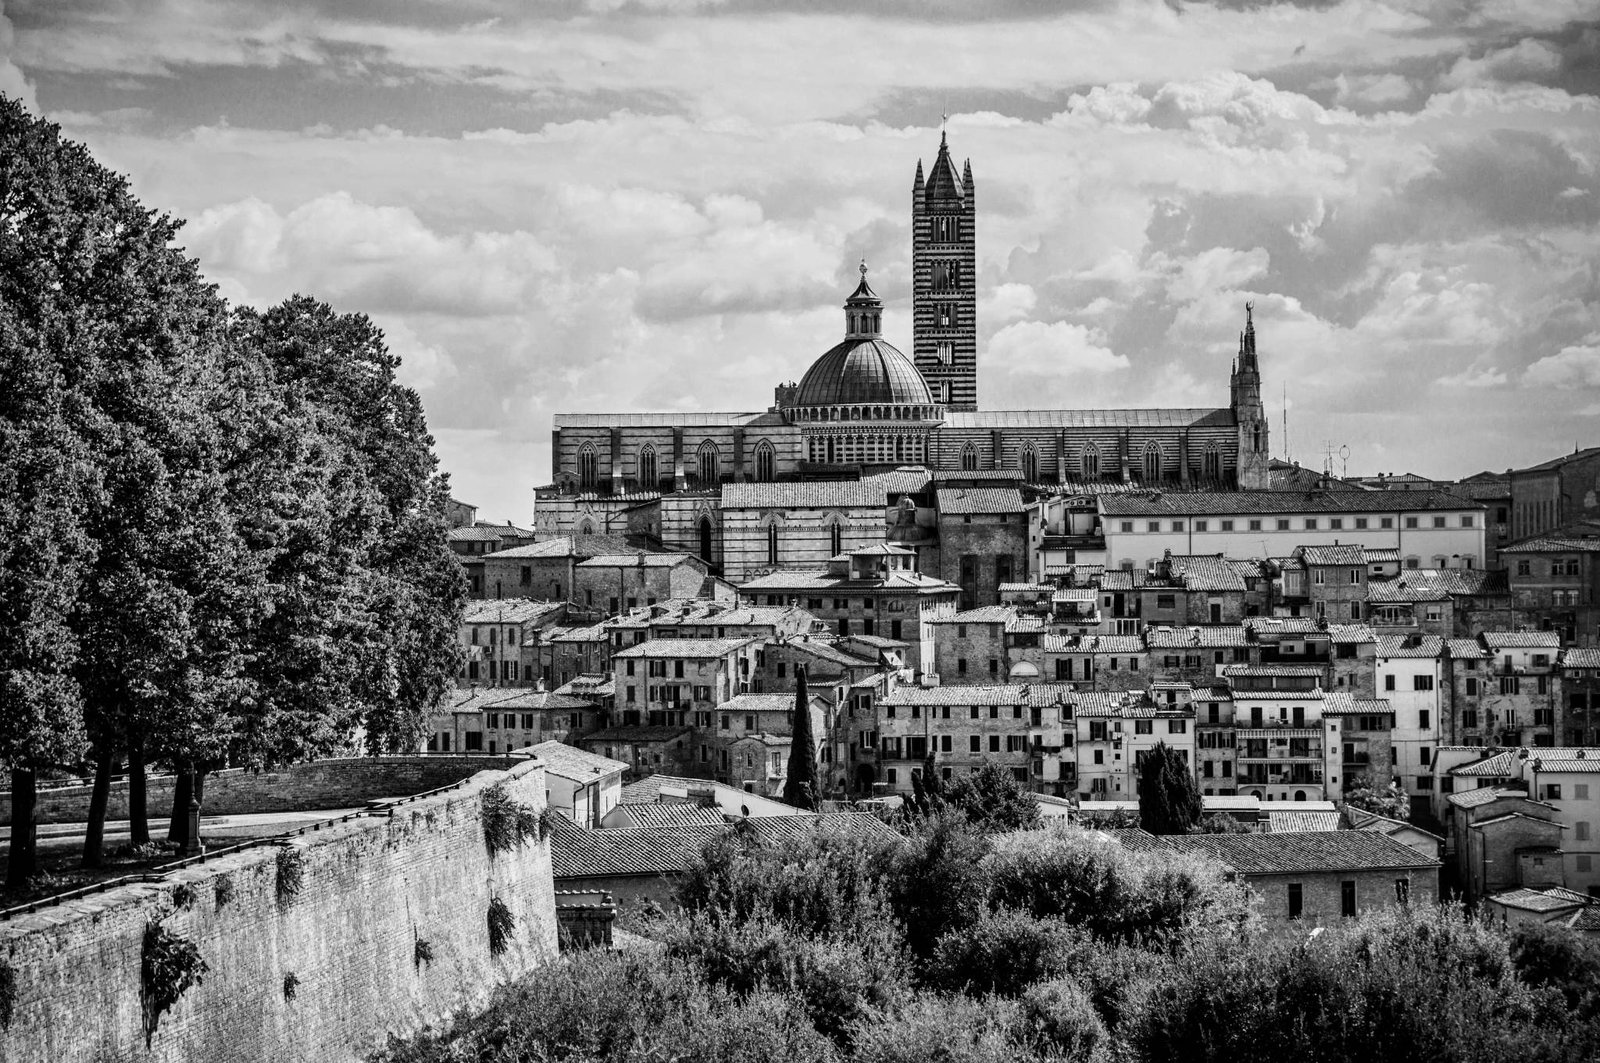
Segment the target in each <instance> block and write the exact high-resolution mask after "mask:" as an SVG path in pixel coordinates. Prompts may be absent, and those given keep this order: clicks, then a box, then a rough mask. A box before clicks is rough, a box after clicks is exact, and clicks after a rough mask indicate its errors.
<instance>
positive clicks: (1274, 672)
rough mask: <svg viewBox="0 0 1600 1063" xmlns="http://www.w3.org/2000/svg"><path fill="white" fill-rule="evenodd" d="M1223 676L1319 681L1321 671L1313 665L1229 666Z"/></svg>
mask: <svg viewBox="0 0 1600 1063" xmlns="http://www.w3.org/2000/svg"><path fill="white" fill-rule="evenodd" d="M1222 674H1223V675H1225V676H1229V677H1232V676H1246V677H1248V676H1278V677H1283V678H1288V679H1321V678H1322V669H1321V668H1320V667H1318V666H1317V665H1314V664H1229V665H1224V666H1223V669H1222Z"/></svg>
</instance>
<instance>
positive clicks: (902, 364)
mask: <svg viewBox="0 0 1600 1063" xmlns="http://www.w3.org/2000/svg"><path fill="white" fill-rule="evenodd" d="M844 316H845V337H844V341H843V342H842V343H839V344H836V345H835V346H834V347H833V348H832V349H830V350H829V351H828V353H826V354H824V355H823V356H822V357H821V358H818V359H817V360H816V361H815V362H813V363H812V364H811V368H810V369H808V370H806V375H805V376H804V377H802V378H801V379H800V389H799V391H798V392H797V393H796V395H795V400H794V402H795V405H796V406H852V405H875V406H928V405H931V404H932V403H933V393H932V392H931V391H929V390H928V382H927V381H926V380H924V379H922V373H921V372H920V371H919V370H918V369H917V367H916V365H914V364H913V363H912V361H911V359H909V358H907V357H906V356H905V355H903V354H901V353H900V351H899V350H898V349H896V348H895V346H894V345H893V344H891V343H887V342H885V340H884V338H883V302H882V301H881V300H880V299H879V298H878V296H877V295H876V294H875V293H874V292H873V290H872V288H871V287H870V286H868V284H867V264H866V263H865V262H862V263H861V283H860V284H859V285H857V287H856V290H855V291H854V292H852V293H851V294H850V298H849V299H847V300H845V304H844Z"/></svg>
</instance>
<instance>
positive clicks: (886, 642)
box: [840, 635, 911, 650]
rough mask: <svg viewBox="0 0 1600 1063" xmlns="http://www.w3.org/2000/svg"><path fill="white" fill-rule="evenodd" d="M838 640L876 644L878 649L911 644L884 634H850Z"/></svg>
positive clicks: (868, 644) (865, 644)
mask: <svg viewBox="0 0 1600 1063" xmlns="http://www.w3.org/2000/svg"><path fill="white" fill-rule="evenodd" d="M840 641H841V642H859V643H861V644H862V645H863V646H876V647H878V649H880V650H903V649H905V648H906V647H907V646H909V645H911V643H909V642H907V641H905V640H904V639H892V638H889V637H888V636H886V635H850V636H848V637H847V638H844V639H840Z"/></svg>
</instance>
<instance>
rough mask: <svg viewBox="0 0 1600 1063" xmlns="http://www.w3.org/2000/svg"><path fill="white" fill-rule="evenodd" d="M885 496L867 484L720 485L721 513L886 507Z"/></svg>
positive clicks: (880, 487)
mask: <svg viewBox="0 0 1600 1063" xmlns="http://www.w3.org/2000/svg"><path fill="white" fill-rule="evenodd" d="M888 504H889V495H888V492H886V491H885V490H884V486H883V484H882V483H877V482H873V481H870V480H809V481H806V480H802V481H797V482H793V483H761V484H758V483H743V484H723V485H722V508H723V509H749V508H762V509H768V508H771V509H779V508H783V507H785V506H789V507H799V508H806V509H826V508H834V507H838V508H852V507H857V508H859V507H864V506H887V505H888Z"/></svg>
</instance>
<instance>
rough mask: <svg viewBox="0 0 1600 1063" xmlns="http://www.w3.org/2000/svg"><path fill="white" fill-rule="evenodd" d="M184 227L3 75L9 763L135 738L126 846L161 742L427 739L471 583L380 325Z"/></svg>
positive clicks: (3, 586) (47, 762)
mask: <svg viewBox="0 0 1600 1063" xmlns="http://www.w3.org/2000/svg"><path fill="white" fill-rule="evenodd" d="M180 226H181V222H179V221H178V220H176V219H174V218H171V217H169V216H168V215H165V214H160V213H157V212H155V211H151V210H149V209H147V208H146V207H144V206H143V205H142V204H141V203H139V201H138V200H137V198H135V196H134V195H133V193H132V191H131V190H130V188H129V187H128V183H127V181H126V180H125V179H123V178H122V177H121V176H119V175H117V174H115V173H112V172H111V171H109V170H107V169H105V168H104V167H102V166H100V165H99V164H98V163H96V162H95V161H94V159H93V158H92V157H91V156H90V155H89V153H88V152H87V151H86V150H85V149H84V148H83V147H82V146H81V145H78V144H74V143H72V142H70V141H67V140H64V139H62V138H61V136H60V131H59V129H58V128H57V127H56V126H54V125H53V124H51V123H49V122H45V121H42V120H40V119H38V118H35V117H33V116H31V115H29V114H28V113H27V112H26V110H25V109H24V108H23V107H22V106H21V105H20V104H19V103H18V102H17V101H15V100H11V99H7V98H4V97H0V591H3V596H0V767H3V768H4V769H6V770H8V771H10V772H11V773H12V775H13V788H14V790H16V791H17V792H18V793H19V794H23V795H25V794H26V793H27V792H31V789H30V788H31V786H32V779H33V777H34V776H35V775H36V774H37V773H38V772H40V771H51V770H60V769H68V770H81V769H82V768H83V767H85V766H86V765H88V764H90V763H92V764H93V765H94V770H95V772H96V775H97V781H98V780H99V779H105V778H109V775H110V773H111V772H112V771H113V770H114V768H115V765H116V764H117V763H118V762H119V761H121V760H123V759H124V758H125V759H126V763H127V765H128V770H129V775H130V793H129V799H130V816H131V818H132V821H133V825H132V828H131V834H132V837H133V840H134V841H135V842H140V841H143V840H144V839H145V831H146V827H145V816H144V814H143V808H142V804H141V801H142V781H143V773H144V769H145V766H146V765H147V764H160V765H162V766H165V767H167V768H170V769H171V770H174V771H178V772H180V773H184V772H191V773H193V772H198V773H203V772H204V771H206V770H208V769H210V768H215V767H220V766H222V765H224V764H244V765H251V766H263V765H271V764H278V763H283V762H286V761H291V760H297V759H304V758H308V757H315V756H319V755H326V754H328V753H330V752H333V751H336V750H343V749H347V748H349V747H350V744H351V742H352V741H353V740H354V738H355V737H356V736H357V735H362V736H364V739H365V743H366V748H367V749H368V750H369V751H371V752H385V751H397V750H405V749H414V748H416V745H417V743H418V741H419V740H420V737H421V734H422V731H423V728H424V726H425V722H426V717H427V713H428V711H429V710H430V709H431V707H432V706H433V705H434V704H435V703H436V702H437V700H438V698H439V697H440V696H441V695H442V693H443V692H444V690H445V688H446V686H447V684H448V683H449V681H450V678H451V677H452V676H453V674H454V673H455V671H456V655H457V653H458V652H459V651H458V650H457V648H456V641H455V634H456V629H457V625H458V621H459V616H460V609H461V604H462V602H463V600H464V598H465V586H464V580H463V577H462V575H461V573H460V569H459V566H458V565H457V563H456V562H455V560H454V558H453V557H452V556H451V554H450V552H449V549H448V544H447V542H446V538H445V530H446V528H447V521H446V519H445V508H446V502H447V501H448V497H447V493H448V487H447V483H446V481H445V478H444V477H443V476H442V475H441V474H440V473H439V471H438V467H437V460H436V459H435V457H434V454H433V451H432V442H433V441H432V439H431V437H430V436H429V435H428V432H427V427H426V423H425V421H424V418H423V414H422V406H421V401H420V399H419V398H418V396H417V395H416V393H415V392H413V391H411V390H410V389H409V388H406V387H404V386H403V385H401V384H400V383H399V382H398V381H397V380H396V378H395V370H396V368H397V367H398V359H397V358H396V357H395V356H394V355H393V354H391V353H390V352H389V350H388V348H387V346H386V345H385V343H384V340H383V334H382V332H381V331H380V330H379V329H378V328H377V327H376V326H375V325H374V324H373V323H372V322H371V321H370V320H369V319H367V318H366V317H365V316H363V315H360V314H341V313H338V312H336V311H334V310H333V309H332V308H331V307H329V306H327V305H326V304H323V303H320V302H318V301H316V300H315V299H312V298H310V297H306V296H295V297H294V298H292V299H290V300H289V301H287V302H285V303H284V304H282V305H281V306H278V307H274V308H272V309H270V310H267V311H265V312H256V311H253V310H244V309H235V308H230V307H229V306H228V305H227V303H226V302H225V301H224V300H223V299H222V298H221V297H220V296H219V295H218V294H217V291H216V289H215V287H214V286H213V285H211V284H209V283H207V282H206V281H205V280H204V278H203V277H202V276H201V275H200V272H199V268H198V264H197V263H196V262H195V261H194V260H193V259H191V258H189V257H188V256H186V255H185V254H184V253H183V250H182V248H181V247H179V246H178V243H177V238H178V233H179V230H180ZM24 801H26V798H25V796H24ZM23 811H24V812H25V813H26V814H23V815H20V816H18V817H16V818H14V820H13V824H14V829H13V839H14V844H13V848H12V859H11V861H10V865H11V866H10V868H9V870H8V881H10V882H11V883H12V884H17V882H18V881H19V879H20V878H22V877H25V876H26V875H27V874H28V873H29V872H31V870H32V857H31V853H32V848H31V830H32V824H31V816H32V810H31V808H24V810H23ZM98 814H99V816H101V817H103V815H104V809H103V803H102V806H101V808H100V810H99V813H98ZM91 818H92V819H93V818H94V809H91ZM98 838H99V834H98V830H97V825H96V824H94V823H91V829H90V839H91V840H90V842H89V845H88V846H87V847H86V852H85V860H86V862H91V863H92V862H93V861H94V859H95V858H96V852H95V850H96V849H97V847H98V844H99V841H98ZM19 840H20V842H21V845H20V847H19V846H18V845H17V844H15V843H16V842H17V841H19Z"/></svg>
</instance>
